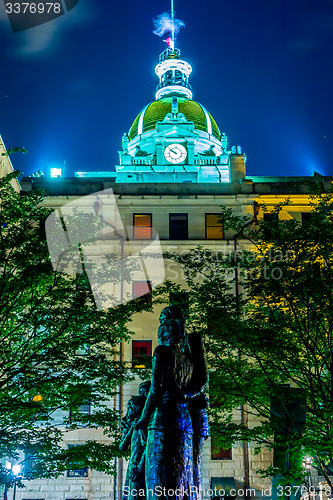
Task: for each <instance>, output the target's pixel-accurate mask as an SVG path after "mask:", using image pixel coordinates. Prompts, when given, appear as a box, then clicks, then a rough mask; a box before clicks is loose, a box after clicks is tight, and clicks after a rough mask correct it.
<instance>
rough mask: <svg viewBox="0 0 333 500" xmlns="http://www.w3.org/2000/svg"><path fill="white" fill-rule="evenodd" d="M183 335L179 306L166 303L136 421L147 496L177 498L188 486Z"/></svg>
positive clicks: (188, 429)
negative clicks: (141, 435)
mask: <svg viewBox="0 0 333 500" xmlns="http://www.w3.org/2000/svg"><path fill="white" fill-rule="evenodd" d="M183 336H184V318H183V315H182V312H181V310H180V309H179V308H178V307H177V306H169V307H165V308H164V309H163V310H162V312H161V315H160V326H159V328H158V342H159V345H158V346H157V347H156V349H155V351H154V356H153V367H152V378H151V387H150V391H149V394H148V398H147V401H146V404H145V407H144V409H143V412H142V416H141V419H140V420H139V422H138V423H137V425H136V428H137V429H141V430H142V431H143V432H144V431H145V429H147V430H148V436H147V445H146V488H147V498H148V499H149V500H152V499H155V498H161V497H162V498H168V499H171V498H172V499H177V500H182V499H183V498H184V496H185V497H186V496H187V494H189V492H190V487H191V486H193V469H192V467H193V456H192V423H191V418H190V414H189V411H188V407H187V404H186V402H185V392H186V386H187V384H188V382H189V380H190V378H191V374H192V365H191V363H190V361H189V359H188V358H187V357H186V356H185V355H184V354H183V353H182V352H181V350H180V347H179V346H180V341H181V339H182V338H183ZM163 488H165V489H163ZM186 490H187V491H186Z"/></svg>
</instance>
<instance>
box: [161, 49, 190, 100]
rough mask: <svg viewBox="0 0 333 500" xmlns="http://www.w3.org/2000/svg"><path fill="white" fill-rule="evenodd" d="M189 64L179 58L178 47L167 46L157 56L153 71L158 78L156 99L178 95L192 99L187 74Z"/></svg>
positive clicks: (188, 72) (188, 74)
mask: <svg viewBox="0 0 333 500" xmlns="http://www.w3.org/2000/svg"><path fill="white" fill-rule="evenodd" d="M191 72H192V68H191V65H190V64H189V63H188V62H186V61H183V60H182V59H181V58H180V50H179V49H171V48H168V49H166V50H165V51H164V52H162V54H160V57H159V63H158V64H157V66H156V68H155V73H156V75H157V76H158V78H159V80H160V81H159V84H158V85H157V87H156V100H158V99H161V98H163V97H170V96H179V97H187V98H188V99H192V90H191V85H190V84H189V81H188V80H189V76H190V74H191Z"/></svg>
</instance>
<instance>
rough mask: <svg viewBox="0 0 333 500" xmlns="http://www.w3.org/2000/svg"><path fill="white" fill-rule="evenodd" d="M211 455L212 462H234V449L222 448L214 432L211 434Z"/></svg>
mask: <svg viewBox="0 0 333 500" xmlns="http://www.w3.org/2000/svg"><path fill="white" fill-rule="evenodd" d="M210 444H211V454H212V460H232V448H228V449H226V450H225V449H224V448H222V447H221V446H220V445H219V443H218V440H217V439H216V434H215V433H214V432H212V434H211V443H210Z"/></svg>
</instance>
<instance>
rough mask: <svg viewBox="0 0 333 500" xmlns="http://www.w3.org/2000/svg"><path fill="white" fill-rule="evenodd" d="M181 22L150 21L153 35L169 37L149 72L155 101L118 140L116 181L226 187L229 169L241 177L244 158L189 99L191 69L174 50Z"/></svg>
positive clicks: (145, 108) (207, 114)
mask: <svg viewBox="0 0 333 500" xmlns="http://www.w3.org/2000/svg"><path fill="white" fill-rule="evenodd" d="M181 23H182V21H180V20H175V19H174V16H173V15H172V16H171V18H170V17H168V15H166V14H165V13H164V14H162V15H161V16H159V18H158V20H157V21H156V23H155V22H154V25H155V27H156V30H155V31H154V33H155V34H158V35H159V36H163V35H164V34H165V32H169V33H170V34H171V35H172V37H169V38H168V39H166V40H164V41H165V42H167V43H168V48H167V49H166V50H164V51H163V52H162V54H161V55H160V56H159V62H158V64H157V66H156V68H155V73H156V75H157V76H158V78H159V83H158V85H157V88H156V95H155V97H156V99H155V101H153V102H150V103H149V104H147V105H146V106H145V107H144V108H143V110H142V111H141V112H140V113H139V114H138V115H137V117H136V118H135V120H134V122H133V124H132V126H131V128H130V130H129V132H128V134H125V135H124V137H123V140H122V151H119V165H116V171H117V182H126V183H128V182H138V183H156V182H163V183H175V182H192V183H193V182H195V183H204V182H230V181H233V180H234V177H235V176H234V175H233V171H234V170H235V171H236V170H237V172H236V173H237V179H238V178H242V176H243V177H244V176H245V155H242V154H241V151H240V150H238V152H237V154H233V153H232V152H231V151H228V142H227V137H226V135H225V134H224V133H222V134H221V132H220V130H219V128H218V126H217V124H216V122H215V120H214V118H213V117H212V115H211V114H210V113H209V112H208V111H207V110H206V108H205V107H204V106H203V105H202V104H200V103H199V102H197V101H194V100H193V99H192V89H191V85H190V83H189V77H190V75H191V73H192V67H191V65H190V64H189V63H188V62H187V61H184V60H183V59H181V57H180V50H179V49H177V48H175V45H174V41H175V36H174V35H175V33H174V31H175V29H174V28H175V25H178V26H179V25H180V24H181ZM182 25H184V23H182ZM233 165H236V166H235V168H234V166H233Z"/></svg>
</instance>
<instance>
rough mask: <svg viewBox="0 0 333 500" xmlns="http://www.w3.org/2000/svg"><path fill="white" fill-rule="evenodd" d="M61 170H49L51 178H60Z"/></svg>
mask: <svg viewBox="0 0 333 500" xmlns="http://www.w3.org/2000/svg"><path fill="white" fill-rule="evenodd" d="M61 170H62V169H61V168H51V177H61Z"/></svg>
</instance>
